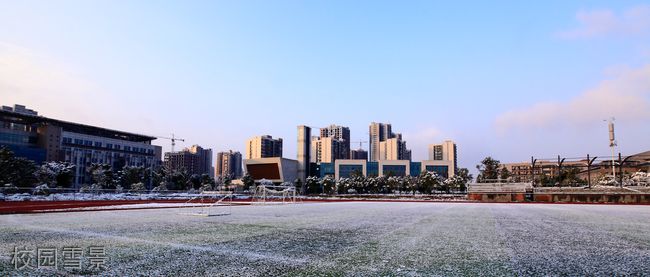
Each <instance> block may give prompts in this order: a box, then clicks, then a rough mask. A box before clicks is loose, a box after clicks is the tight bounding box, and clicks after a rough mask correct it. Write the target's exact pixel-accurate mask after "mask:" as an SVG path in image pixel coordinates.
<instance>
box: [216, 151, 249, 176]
mask: <svg viewBox="0 0 650 277" xmlns="http://www.w3.org/2000/svg"><path fill="white" fill-rule="evenodd" d="M215 168H216V176H215V177H222V178H225V177H229V178H231V179H238V178H241V177H242V176H243V172H242V155H241V153H239V152H237V151H232V150H230V151H228V152H219V153H217V162H216V164H215Z"/></svg>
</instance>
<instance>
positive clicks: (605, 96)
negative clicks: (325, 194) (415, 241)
mask: <svg viewBox="0 0 650 277" xmlns="http://www.w3.org/2000/svg"><path fill="white" fill-rule="evenodd" d="M0 26H1V28H0V104H5V105H6V104H13V103H21V104H25V105H27V106H29V107H31V108H33V109H36V110H38V111H39V112H40V113H41V114H43V115H45V116H51V117H55V118H61V119H66V120H71V121H79V122H83V123H88V124H95V125H102V126H107V127H110V128H115V129H119V130H125V131H132V132H138V133H145V134H152V135H169V134H170V133H172V132H174V133H176V134H177V135H178V136H180V137H184V138H186V139H187V141H186V143H185V145H186V146H188V145H191V144H199V145H202V146H204V147H210V148H213V149H214V150H215V151H221V150H227V149H234V150H240V151H243V148H244V147H243V145H244V141H245V139H247V138H248V137H251V136H254V135H261V134H270V135H273V136H277V137H282V138H284V139H285V147H284V148H285V149H284V156H285V157H289V158H295V152H296V150H295V148H296V143H295V141H296V125H299V124H306V125H309V126H314V127H323V126H326V125H328V124H332V123H334V124H340V125H345V126H349V127H350V128H351V132H352V138H353V140H359V139H363V140H367V132H368V124H369V123H370V122H372V121H376V122H390V123H392V124H393V129H394V130H395V131H397V132H401V133H403V135H404V138H405V140H406V141H407V142H408V145H409V147H410V148H411V149H412V150H413V156H414V159H416V160H421V159H424V158H426V145H427V144H429V143H436V142H440V141H442V140H445V139H453V140H455V141H457V143H458V147H459V156H460V157H459V158H460V164H461V166H464V167H469V168H473V167H474V166H475V165H476V164H477V163H478V161H480V159H481V158H482V157H485V156H487V155H491V156H493V157H495V158H497V159H500V160H502V161H503V162H508V161H513V162H514V161H525V160H529V159H530V156H532V155H535V156H537V157H555V156H556V155H558V154H561V155H566V156H570V157H576V156H578V155H585V154H587V153H591V154H592V155H600V154H607V153H608V152H609V151H608V148H607V132H606V124H605V123H604V122H602V119H604V118H606V117H608V116H610V115H611V116H615V117H616V118H617V135H618V140H619V144H620V147H619V150H620V151H621V152H623V153H624V154H627V153H629V154H631V153H636V152H640V151H645V150H649V149H650V143H649V140H648V138H649V137H650V128H648V126H649V124H648V122H650V121H649V120H650V104H649V103H650V99H649V97H650V2H647V1H646V2H644V1H540V2H531V1H523V2H522V1H489V2H488V1H449V2H448V3H444V2H441V1H394V2H387V1H130V2H128V1H6V0H0ZM157 144H159V145H163V146H164V147H165V149H168V148H169V143H168V142H167V141H164V140H159V141H157ZM366 147H367V146H366Z"/></svg>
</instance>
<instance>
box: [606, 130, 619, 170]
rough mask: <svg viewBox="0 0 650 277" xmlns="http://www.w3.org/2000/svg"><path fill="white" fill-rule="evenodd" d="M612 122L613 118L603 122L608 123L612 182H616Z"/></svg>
mask: <svg viewBox="0 0 650 277" xmlns="http://www.w3.org/2000/svg"><path fill="white" fill-rule="evenodd" d="M614 120H616V119H615V118H614V117H611V118H610V119H609V120H605V121H607V122H608V124H607V125H608V127H609V148H610V149H611V150H612V176H613V179H614V182H616V169H615V166H614V148H616V145H617V144H616V137H615V136H614Z"/></svg>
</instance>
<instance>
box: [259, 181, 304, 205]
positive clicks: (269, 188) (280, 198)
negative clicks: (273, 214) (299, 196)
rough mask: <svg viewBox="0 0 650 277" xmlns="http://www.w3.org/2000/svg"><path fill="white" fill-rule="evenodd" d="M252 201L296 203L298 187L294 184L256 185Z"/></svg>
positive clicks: (261, 202) (261, 203)
mask: <svg viewBox="0 0 650 277" xmlns="http://www.w3.org/2000/svg"><path fill="white" fill-rule="evenodd" d="M252 203H253V204H257V205H267V204H294V203H296V187H295V186H293V185H290V186H287V185H280V186H276V185H258V186H256V187H255V193H254V194H253V198H252Z"/></svg>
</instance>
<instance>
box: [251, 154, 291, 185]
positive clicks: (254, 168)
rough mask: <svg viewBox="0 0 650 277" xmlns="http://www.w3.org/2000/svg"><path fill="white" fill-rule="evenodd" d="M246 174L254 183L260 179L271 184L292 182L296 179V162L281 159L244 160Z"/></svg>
mask: <svg viewBox="0 0 650 277" xmlns="http://www.w3.org/2000/svg"><path fill="white" fill-rule="evenodd" d="M244 167H246V172H247V173H248V174H249V175H250V176H251V177H253V179H254V180H255V181H256V182H259V181H261V180H262V179H266V180H269V181H271V182H273V183H283V182H294V181H295V180H296V179H297V178H298V161H296V160H291V159H285V158H281V157H272V158H258V159H246V160H244Z"/></svg>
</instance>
